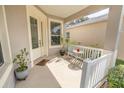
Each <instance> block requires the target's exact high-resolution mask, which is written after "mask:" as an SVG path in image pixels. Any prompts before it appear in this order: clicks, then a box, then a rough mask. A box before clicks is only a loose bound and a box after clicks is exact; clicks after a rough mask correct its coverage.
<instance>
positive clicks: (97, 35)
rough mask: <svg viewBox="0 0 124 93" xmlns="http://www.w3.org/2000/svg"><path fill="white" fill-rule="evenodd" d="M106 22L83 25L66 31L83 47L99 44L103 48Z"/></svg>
mask: <svg viewBox="0 0 124 93" xmlns="http://www.w3.org/2000/svg"><path fill="white" fill-rule="evenodd" d="M105 29H106V22H99V23H95V24H89V25H83V26H79V27H75V28H71V29H68V30H66V31H67V32H70V38H71V39H72V40H74V41H77V42H81V45H85V46H90V45H94V44H98V45H99V46H100V47H102V48H103V46H104V37H105Z"/></svg>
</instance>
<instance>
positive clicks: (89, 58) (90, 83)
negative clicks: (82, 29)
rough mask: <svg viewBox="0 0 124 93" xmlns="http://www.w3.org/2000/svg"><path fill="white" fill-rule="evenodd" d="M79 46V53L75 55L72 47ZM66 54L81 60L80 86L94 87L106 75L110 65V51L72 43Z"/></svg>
mask: <svg viewBox="0 0 124 93" xmlns="http://www.w3.org/2000/svg"><path fill="white" fill-rule="evenodd" d="M77 48H79V49H80V51H82V53H81V54H79V55H78V56H75V53H74V52H73V51H74V49H77ZM68 54H69V55H71V56H73V57H76V59H79V60H81V61H82V62H83V66H82V77H81V84H80V87H81V88H92V87H96V86H97V85H98V84H99V83H100V82H101V80H102V79H104V77H105V76H106V75H107V73H108V70H109V68H110V67H111V66H110V65H111V58H112V54H113V53H112V52H111V51H107V50H103V49H98V48H92V47H84V46H79V45H72V46H69V48H68Z"/></svg>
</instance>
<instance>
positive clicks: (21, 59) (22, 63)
mask: <svg viewBox="0 0 124 93" xmlns="http://www.w3.org/2000/svg"><path fill="white" fill-rule="evenodd" d="M28 54H29V53H28V52H27V50H26V48H24V49H21V50H20V53H18V54H17V55H16V57H15V58H14V60H13V63H16V64H17V65H18V68H17V69H16V71H17V72H22V71H24V70H26V69H27V68H28V66H27V63H28V62H29V59H28Z"/></svg>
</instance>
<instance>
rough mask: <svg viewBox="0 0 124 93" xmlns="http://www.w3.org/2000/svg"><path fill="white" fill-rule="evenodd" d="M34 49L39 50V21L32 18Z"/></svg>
mask: <svg viewBox="0 0 124 93" xmlns="http://www.w3.org/2000/svg"><path fill="white" fill-rule="evenodd" d="M30 25H31V39H32V49H35V48H38V47H39V46H38V28H37V19H35V18H33V17H30Z"/></svg>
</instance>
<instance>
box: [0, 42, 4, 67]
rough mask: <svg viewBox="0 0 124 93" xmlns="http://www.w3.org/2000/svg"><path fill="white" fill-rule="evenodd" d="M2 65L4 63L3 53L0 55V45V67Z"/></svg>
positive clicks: (0, 47) (0, 48)
mask: <svg viewBox="0 0 124 93" xmlns="http://www.w3.org/2000/svg"><path fill="white" fill-rule="evenodd" d="M3 63H4V59H3V53H2V46H1V43H0V66H2V64H3Z"/></svg>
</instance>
